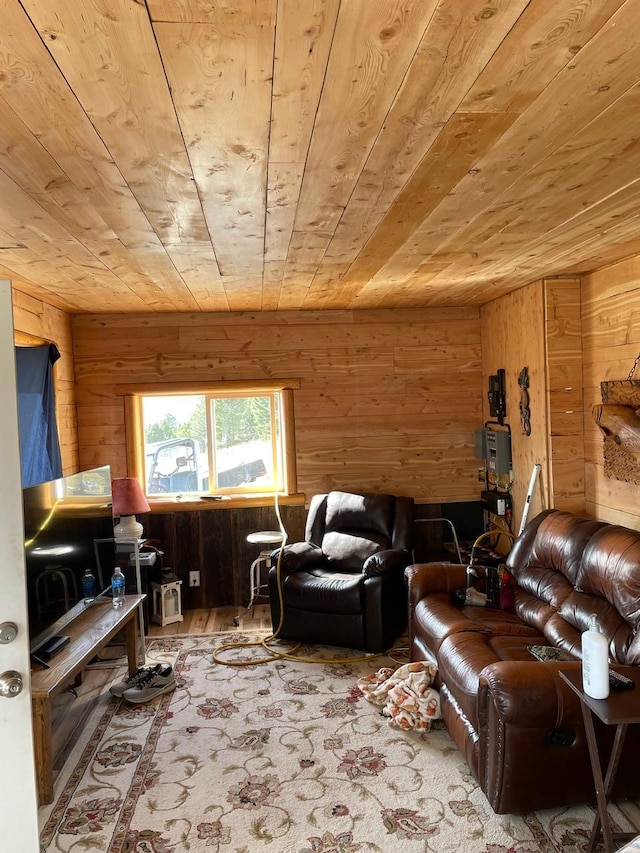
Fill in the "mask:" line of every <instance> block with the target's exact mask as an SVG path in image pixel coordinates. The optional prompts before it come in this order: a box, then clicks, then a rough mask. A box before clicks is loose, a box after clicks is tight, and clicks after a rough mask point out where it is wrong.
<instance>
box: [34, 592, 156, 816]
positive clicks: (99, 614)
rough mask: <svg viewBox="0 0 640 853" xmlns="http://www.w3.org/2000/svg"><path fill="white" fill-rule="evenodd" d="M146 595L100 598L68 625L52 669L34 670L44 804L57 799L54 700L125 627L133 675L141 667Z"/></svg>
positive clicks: (39, 781) (37, 762) (38, 769)
mask: <svg viewBox="0 0 640 853" xmlns="http://www.w3.org/2000/svg"><path fill="white" fill-rule="evenodd" d="M144 599H145V596H144V595H127V596H125V599H124V604H123V605H122V607H118V608H116V607H113V606H112V604H111V599H109V598H104V599H96V601H95V603H94V604H93V605H91V607H87V608H86V609H85V610H84V611H83V612H82V613H80V614H79V615H78V616H76V618H75V619H74V620H73V622H70V623H69V624H68V625H67V626H65V629H64V631H65V634H67V635H68V636H69V638H70V642H69V644H68V645H67V646H65V647H64V648H63V649H62V651H61V652H59V654H57V655H56V656H55V658H53V659H52V660H51V663H50V665H49V668H48V669H40V668H39V667H35V668H34V669H33V670H32V671H31V709H32V716H33V742H34V748H35V765H36V777H37V784H38V795H39V798H40V805H44V804H45V803H50V802H51V801H52V800H53V747H52V739H53V738H52V731H51V701H52V699H53V698H54V697H55V696H57V695H58V693H60V691H61V690H63V689H64V688H65V687H66V686H67V685H68V684H69V683H70V682H72V681H73V679H74V678H75V677H76V676H77V675H78V674H79V673H80V672H82V670H83V669H84V668H85V666H86V665H87V664H88V663H89V662H90V661H91V659H92V658H93V657H95V655H96V654H98V653H99V652H100V650H101V649H103V648H104V646H106V644H107V643H108V642H109V640H111V639H112V638H113V637H115V635H116V634H117V633H118V632H119V631H120V630H121V629H123V628H124V629H125V630H126V644H127V662H128V665H129V675H133V673H134V672H135V670H136V667H137V660H136V618H135V617H136V613H137V611H138V609H139V607H140V605H141V603H142V602H143V601H144Z"/></svg>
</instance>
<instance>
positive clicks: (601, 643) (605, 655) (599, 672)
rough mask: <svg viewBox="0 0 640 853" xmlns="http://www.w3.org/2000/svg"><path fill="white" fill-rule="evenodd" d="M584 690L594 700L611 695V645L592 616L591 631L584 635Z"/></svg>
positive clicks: (593, 615)
mask: <svg viewBox="0 0 640 853" xmlns="http://www.w3.org/2000/svg"><path fill="white" fill-rule="evenodd" d="M582 689H583V690H584V692H585V693H586V694H587V696H591V698H592V699H606V698H607V696H608V695H609V644H608V642H607V638H606V637H605V635H604V634H602V633H601V632H600V631H599V630H598V625H597V617H596V615H595V613H594V614H592V616H591V624H590V626H589V630H588V631H585V632H584V633H583V635H582Z"/></svg>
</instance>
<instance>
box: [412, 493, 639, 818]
mask: <svg viewBox="0 0 640 853" xmlns="http://www.w3.org/2000/svg"><path fill="white" fill-rule="evenodd" d="M507 567H508V568H509V569H510V570H511V572H512V574H513V577H514V579H515V583H516V586H515V590H514V599H515V605H514V609H513V611H512V612H508V611H505V610H499V609H492V608H488V607H469V606H464V607H462V606H460V605H458V604H457V603H456V599H455V596H454V592H455V591H456V590H457V589H460V588H462V587H464V586H465V582H466V572H465V567H464V566H460V565H452V564H450V563H449V564H445V563H429V564H422V565H413V566H409V567H408V568H407V579H408V587H409V641H410V644H411V658H412V660H421V659H424V658H435V660H436V661H437V664H438V684H437V686H438V687H439V689H440V698H441V707H442V715H443V719H444V722H445V724H446V726H447V729H448V731H449V733H450V734H451V736H452V738H453V740H454V741H455V743H456V744H457V746H458V748H459V749H460V750H461V752H462V753H463V755H464V756H465V758H466V760H467V763H468V764H469V767H470V768H471V770H472V772H473V775H474V776H475V777H476V779H477V780H478V783H479V784H480V786H481V788H482V790H483V791H484V793H485V794H486V796H487V798H488V800H489V802H490V804H491V806H492V807H493V809H494V811H496V812H498V813H500V814H501V813H510V812H525V811H533V810H536V809H543V808H550V807H557V806H565V805H570V804H572V803H584V802H588V801H593V800H594V798H595V789H594V783H593V779H592V775H591V765H590V761H589V755H588V749H587V742H586V735H585V730H584V725H583V718H582V710H581V707H580V702H579V699H578V697H577V696H576V695H575V693H573V692H572V691H571V689H570V688H569V687H568V686H567V685H566V684H565V683H564V682H563V681H562V679H561V678H560V677H559V675H558V670H560V669H562V668H566V667H569V668H578V669H579V667H580V663H579V659H580V655H581V634H582V632H583V631H585V630H586V629H587V628H588V627H589V624H590V620H591V614H595V615H596V620H597V623H598V626H599V628H600V630H601V631H602V632H603V633H604V634H605V636H606V637H607V640H608V641H609V654H610V659H611V661H612V662H614V663H618V664H623V665H632V666H640V630H639V629H640V532H638V531H635V530H628V529H626V528H624V527H619V526H615V525H611V524H606V523H604V522H601V521H595V520H592V519H586V518H580V517H578V516H575V515H572V514H570V513H567V512H558V511H556V510H545V511H544V512H543V513H541V514H540V515H538V516H537V517H536V518H535V519H533V520H532V521H531V522H530V524H529V525H528V526H527V528H526V529H525V530H524V532H523V533H522V535H521V536H520V537H518V540H517V542H516V543H515V545H514V547H513V548H512V550H511V552H510V554H509V556H508V558H507ZM531 645H549V646H555V647H557V648H561V649H563V650H564V651H565V652H567V653H568V654H570V655H571V656H572V657H574V658H575V663H573V662H572V663H559V662H555V661H552V662H546V663H541V662H540V661H537V660H536V659H535V658H534V657H533V656H532V654H531V653H530V651H529V646H531ZM614 728H615V727H614V726H604V725H603V724H601V723H600V722H599V721H596V730H597V738H598V745H599V748H600V749H601V755H602V758H603V759H606V757H607V755H608V753H609V752H610V749H611V743H612V740H613V734H614V731H613V730H614ZM639 735H640V727H639V726H631V727H630V729H629V732H628V734H627V740H626V741H625V750H624V753H623V756H622V760H621V763H620V767H619V771H618V775H617V777H616V788H615V790H614V794H615V793H616V792H617V793H618V794H620V795H623V796H637V795H638V793H639V792H640V778H639V776H638V772H637V758H636V756H637V754H638V749H640V737H639Z"/></svg>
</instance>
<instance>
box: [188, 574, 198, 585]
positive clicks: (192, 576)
mask: <svg viewBox="0 0 640 853" xmlns="http://www.w3.org/2000/svg"><path fill="white" fill-rule="evenodd" d="M189 586H200V572H189Z"/></svg>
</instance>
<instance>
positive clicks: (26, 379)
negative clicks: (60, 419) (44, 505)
mask: <svg viewBox="0 0 640 853" xmlns="http://www.w3.org/2000/svg"><path fill="white" fill-rule="evenodd" d="M59 358H60V353H59V352H58V348H57V347H56V346H55V345H54V344H48V345H46V346H41V347H16V369H17V378H18V422H19V423H18V428H19V431H20V457H21V462H22V487H23V488H26V487H27V486H33V485H34V484H35V483H44V482H46V481H47V480H56V479H57V478H58V477H61V476H62V460H61V458H60V442H59V440H58V425H57V424H56V408H55V389H54V387H53V365H54V364H55V362H56V361H57V360H58V359H59Z"/></svg>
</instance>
